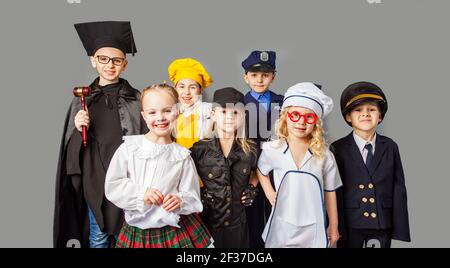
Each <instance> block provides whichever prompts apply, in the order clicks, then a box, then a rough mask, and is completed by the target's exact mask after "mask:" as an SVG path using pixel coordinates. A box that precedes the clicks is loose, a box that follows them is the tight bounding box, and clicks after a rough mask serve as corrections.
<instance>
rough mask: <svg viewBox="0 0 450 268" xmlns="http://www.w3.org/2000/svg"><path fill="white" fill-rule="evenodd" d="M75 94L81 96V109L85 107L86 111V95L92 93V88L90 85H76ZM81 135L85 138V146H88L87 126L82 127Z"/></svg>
mask: <svg viewBox="0 0 450 268" xmlns="http://www.w3.org/2000/svg"><path fill="white" fill-rule="evenodd" d="M73 95H75V97H80V98H81V109H83V111H86V97H87V96H89V95H91V88H90V87H76V88H74V89H73ZM81 137H82V139H83V145H84V147H86V145H87V129H86V127H85V126H83V127H82V131H81Z"/></svg>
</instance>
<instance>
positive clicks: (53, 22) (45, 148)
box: [0, 0, 450, 247]
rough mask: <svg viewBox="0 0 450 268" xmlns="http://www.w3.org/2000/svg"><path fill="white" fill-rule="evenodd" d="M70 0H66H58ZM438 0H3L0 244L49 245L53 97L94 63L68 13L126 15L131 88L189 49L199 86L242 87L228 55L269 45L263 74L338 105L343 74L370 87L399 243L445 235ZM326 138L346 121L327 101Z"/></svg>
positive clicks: (88, 77) (280, 88)
mask: <svg viewBox="0 0 450 268" xmlns="http://www.w3.org/2000/svg"><path fill="white" fill-rule="evenodd" d="M69 2H70V0H69ZM449 8H450V1H448V0H427V1H425V0H395V1H394V0H382V3H381V4H369V3H368V0H301V1H300V0H298V1H287V0H278V1H273V0H272V1H268V0H245V1H242V0H240V1H237V0H227V1H225V0H221V1H213V0H195V1H194V0H191V1H181V0H180V1H175V0H164V1H157V0H152V1H139V0H127V1H125V0H95V1H94V0H81V3H79V4H76V3H75V4H70V3H68V1H67V0H58V1H55V0H53V1H50V0H41V1H31V0H30V1H25V0H14V1H12V0H9V1H1V2H0V32H1V42H0V48H1V57H0V58H1V64H0V68H1V71H0V75H1V83H2V84H1V96H0V117H1V122H2V126H1V132H2V134H1V138H0V148H1V153H0V157H1V159H0V171H1V182H0V212H1V215H2V216H1V219H2V220H1V224H0V247H51V246H52V223H53V222H52V221H53V205H54V184H55V172H56V165H57V155H58V150H59V142H60V136H61V133H62V128H63V120H64V116H65V113H66V109H67V108H68V105H69V103H70V100H71V98H72V93H71V90H72V88H73V87H74V86H77V85H88V84H89V83H90V82H91V81H92V80H93V79H94V78H95V72H94V70H93V69H92V68H91V67H90V64H89V61H88V57H87V56H86V54H85V51H84V50H83V48H82V45H81V42H80V41H79V39H78V37H77V35H76V32H75V30H74V28H73V24H74V23H78V22H85V21H97V20H130V21H131V22H132V26H133V31H134V34H135V39H136V43H137V47H138V50H139V52H138V54H137V55H136V57H134V58H133V57H130V58H129V61H130V64H129V68H128V70H127V71H126V73H125V74H124V77H125V78H126V79H128V80H129V81H131V83H132V84H133V85H134V86H135V87H137V88H139V89H142V88H143V87H144V86H146V85H149V84H152V83H156V82H161V81H162V80H168V78H167V66H168V64H169V63H170V62H171V61H172V60H173V59H175V58H178V57H194V58H197V59H198V60H200V61H201V62H202V63H204V64H205V66H206V67H207V69H208V70H209V71H210V73H211V74H212V76H213V78H214V79H215V83H214V84H213V86H212V87H211V88H209V89H208V90H207V92H206V99H207V100H210V99H211V96H212V92H213V91H214V90H215V89H217V88H220V87H224V86H234V87H237V88H240V89H242V90H243V91H247V88H246V86H245V84H244V82H243V80H242V75H243V71H242V69H241V67H240V63H241V61H242V60H243V59H244V58H245V57H246V56H247V55H248V53H249V52H250V51H251V50H254V49H264V50H269V49H271V50H275V51H277V53H278V54H277V57H278V58H277V65H278V75H277V79H276V81H275V83H274V85H273V87H272V89H273V90H275V91H276V92H279V93H283V92H284V91H285V90H286V89H287V88H288V87H289V86H291V85H293V84H295V83H297V82H302V81H314V82H318V83H321V84H322V85H323V86H324V90H325V91H326V92H327V94H329V95H330V96H331V97H333V99H334V100H335V102H336V104H338V101H339V97H340V93H341V92H342V90H343V89H344V88H345V87H346V86H347V85H348V84H350V83H352V82H356V81H360V80H368V81H372V82H375V83H378V84H379V85H380V86H381V87H382V88H384V90H385V93H386V95H387V98H388V101H389V111H388V114H387V117H386V119H385V121H384V122H383V124H382V126H381V128H380V132H381V133H382V134H384V135H387V136H389V137H391V138H393V139H394V140H395V141H396V142H397V143H398V144H399V146H400V150H401V154H402V159H403V164H404V169H405V173H406V179H407V188H408V195H409V196H408V197H409V212H410V222H411V232H412V239H413V242H412V243H401V242H394V244H393V246H395V247H447V246H448V241H450V232H449V231H448V226H449V225H450V216H449V209H448V203H449V201H448V196H447V191H448V189H449V188H450V180H449V176H448V174H447V170H446V167H447V165H446V164H447V161H448V156H447V152H448V151H449V149H450V148H449V143H448V142H447V140H448V126H447V123H448V118H447V116H448V115H449V113H448V112H447V109H446V107H447V103H448V99H449V97H450V93H449V91H448V86H447V84H448V77H449V74H448V70H449V53H448V48H449V40H450V39H449V37H448V27H449V25H450V17H449V16H448V11H449ZM327 130H328V133H329V140H330V141H333V140H335V139H337V138H340V137H342V136H344V135H347V134H348V133H349V132H350V128H349V127H348V126H347V125H346V124H345V123H344V121H343V119H342V117H341V115H340V111H339V108H338V106H336V109H335V110H334V111H333V113H332V114H331V116H330V117H329V118H328V120H327Z"/></svg>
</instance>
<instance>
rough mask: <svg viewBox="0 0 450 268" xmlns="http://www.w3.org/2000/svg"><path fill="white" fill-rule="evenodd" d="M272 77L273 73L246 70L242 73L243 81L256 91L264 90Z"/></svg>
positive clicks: (262, 91)
mask: <svg viewBox="0 0 450 268" xmlns="http://www.w3.org/2000/svg"><path fill="white" fill-rule="evenodd" d="M274 79H275V73H264V72H247V73H246V74H245V75H244V80H245V83H247V85H248V86H249V87H250V88H251V89H253V90H254V91H255V92H257V93H264V92H266V91H267V90H268V89H269V86H270V85H271V84H272V82H273V80H274Z"/></svg>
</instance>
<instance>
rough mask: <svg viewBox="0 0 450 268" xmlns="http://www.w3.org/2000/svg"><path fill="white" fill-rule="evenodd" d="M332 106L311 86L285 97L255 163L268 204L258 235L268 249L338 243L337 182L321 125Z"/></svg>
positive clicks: (292, 90) (299, 86) (298, 87)
mask: <svg viewBox="0 0 450 268" xmlns="http://www.w3.org/2000/svg"><path fill="white" fill-rule="evenodd" d="M332 108H333V100H332V99H331V98H330V97H328V96H326V95H325V94H324V93H323V92H322V90H321V89H319V88H318V87H317V86H316V85H315V84H313V83H309V82H308V83H299V84H296V85H294V86H292V87H291V88H289V89H288V90H287V92H286V94H285V97H284V102H283V106H282V111H281V114H280V119H279V120H278V121H277V125H276V127H275V129H276V135H277V139H276V140H273V141H270V142H266V143H264V144H263V145H262V149H263V150H262V154H261V156H260V158H259V160H258V178H259V181H260V183H261V186H262V188H263V189H264V193H265V195H266V197H267V199H269V201H270V202H271V204H272V213H271V215H270V218H269V220H268V222H267V225H266V227H265V229H264V232H263V235H262V237H263V239H264V241H265V246H266V247H268V248H272V247H302V248H325V247H328V246H333V245H334V244H335V243H336V242H337V240H338V239H339V232H338V215H337V204H336V193H335V191H336V189H337V188H339V187H340V186H341V185H342V182H341V179H340V177H339V173H338V170H337V166H336V162H335V159H334V156H333V154H332V153H331V152H330V150H329V149H328V148H327V146H326V143H325V140H324V130H323V125H322V118H323V117H325V116H327V115H328V114H329V113H330V112H331V110H332ZM271 171H273V174H274V184H275V190H274V189H273V187H272V185H271V183H270V179H269V172H271ZM327 216H328V220H329V222H328V223H327V222H326V221H327Z"/></svg>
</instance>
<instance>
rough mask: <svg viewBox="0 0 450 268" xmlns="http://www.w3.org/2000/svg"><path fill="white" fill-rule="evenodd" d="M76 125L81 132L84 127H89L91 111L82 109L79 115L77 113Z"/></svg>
mask: <svg viewBox="0 0 450 268" xmlns="http://www.w3.org/2000/svg"><path fill="white" fill-rule="evenodd" d="M74 121H75V127H76V128H77V130H78V131H80V132H81V130H82V127H86V128H89V112H88V111H84V110H80V111H79V112H78V113H77V115H75V119H74Z"/></svg>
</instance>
